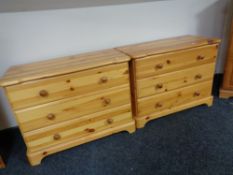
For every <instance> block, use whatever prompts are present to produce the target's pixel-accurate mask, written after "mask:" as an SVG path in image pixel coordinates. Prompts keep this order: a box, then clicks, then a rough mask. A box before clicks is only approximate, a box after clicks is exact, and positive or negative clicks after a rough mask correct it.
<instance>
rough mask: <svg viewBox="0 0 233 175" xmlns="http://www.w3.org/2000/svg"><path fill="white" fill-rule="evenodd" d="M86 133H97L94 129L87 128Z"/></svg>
mask: <svg viewBox="0 0 233 175" xmlns="http://www.w3.org/2000/svg"><path fill="white" fill-rule="evenodd" d="M85 131H86V132H95V129H93V128H87V129H85Z"/></svg>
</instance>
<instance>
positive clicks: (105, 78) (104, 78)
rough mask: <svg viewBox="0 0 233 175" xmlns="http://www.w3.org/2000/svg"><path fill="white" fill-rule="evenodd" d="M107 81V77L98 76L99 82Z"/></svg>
mask: <svg viewBox="0 0 233 175" xmlns="http://www.w3.org/2000/svg"><path fill="white" fill-rule="evenodd" d="M107 82H108V77H101V78H100V83H107Z"/></svg>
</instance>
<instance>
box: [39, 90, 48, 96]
mask: <svg viewBox="0 0 233 175" xmlns="http://www.w3.org/2000/svg"><path fill="white" fill-rule="evenodd" d="M39 95H40V96H41V97H47V96H48V95H49V93H48V91H46V90H41V91H40V92H39Z"/></svg>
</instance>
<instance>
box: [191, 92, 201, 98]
mask: <svg viewBox="0 0 233 175" xmlns="http://www.w3.org/2000/svg"><path fill="white" fill-rule="evenodd" d="M200 95H201V93H200V92H194V93H193V96H194V97H198V96H200Z"/></svg>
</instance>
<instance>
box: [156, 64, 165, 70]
mask: <svg viewBox="0 0 233 175" xmlns="http://www.w3.org/2000/svg"><path fill="white" fill-rule="evenodd" d="M162 68H163V64H157V65H155V69H156V70H158V69H162Z"/></svg>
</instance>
